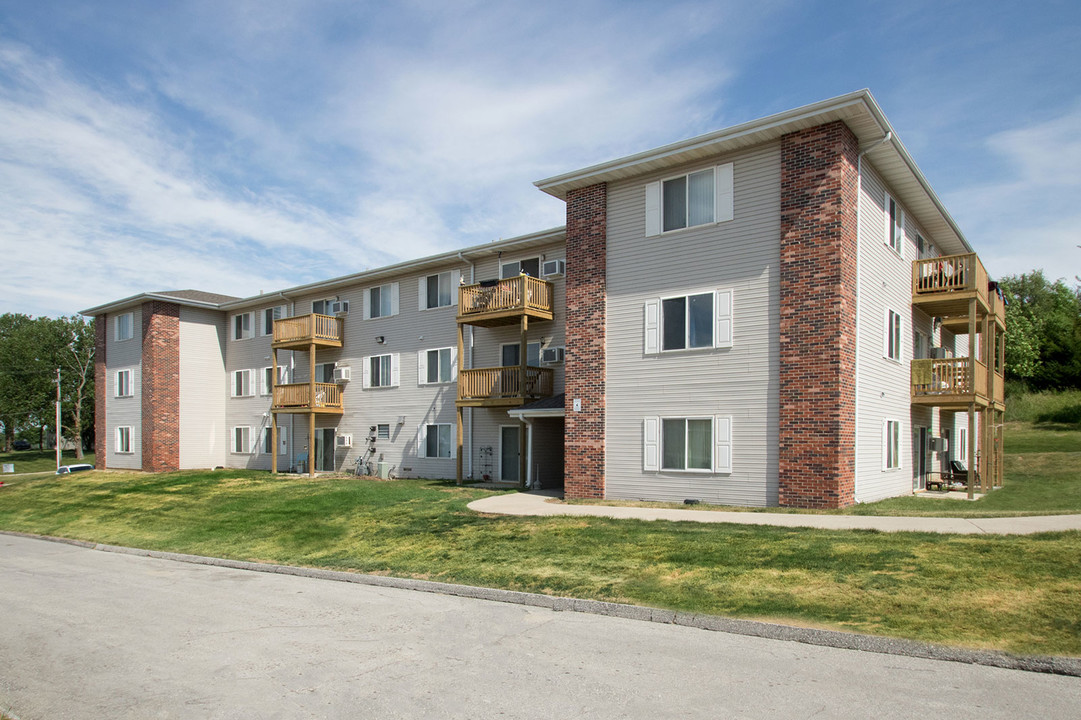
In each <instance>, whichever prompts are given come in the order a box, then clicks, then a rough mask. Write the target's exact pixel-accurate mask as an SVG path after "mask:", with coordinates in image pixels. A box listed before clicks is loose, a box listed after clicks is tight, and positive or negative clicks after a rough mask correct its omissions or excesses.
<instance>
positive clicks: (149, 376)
mask: <svg viewBox="0 0 1081 720" xmlns="http://www.w3.org/2000/svg"><path fill="white" fill-rule="evenodd" d="M142 373H143V382H142V395H143V422H142V444H143V470H149V471H152V472H164V471H167V470H178V469H180V306H179V305H176V304H174V303H167V302H160V301H156V300H155V301H151V302H145V303H143V371H142Z"/></svg>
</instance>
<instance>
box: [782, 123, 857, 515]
mask: <svg viewBox="0 0 1081 720" xmlns="http://www.w3.org/2000/svg"><path fill="white" fill-rule="evenodd" d="M858 151H859V143H858V141H857V140H856V137H855V136H854V135H853V134H852V131H851V130H850V129H849V128H848V126H847V125H845V124H844V123H842V122H839V121H838V122H832V123H828V124H826V125H819V126H817V127H813V128H809V129H807V130H802V131H799V132H795V133H791V134H789V135H785V136H784V137H783V138H782V139H781V272H780V275H781V318H780V329H781V338H780V346H781V357H780V361H781V369H780V383H781V387H780V428H779V430H780V432H779V435H780V464H779V468H778V497H777V499H778V502H779V504H781V505H786V506H791V507H807V508H834V507H844V506H846V505H851V504H852V503H853V502H855V457H856V455H855V442H856V423H855V411H856V372H855V370H856V221H857V217H856V206H857V200H858V189H857V165H856V161H857V153H858Z"/></svg>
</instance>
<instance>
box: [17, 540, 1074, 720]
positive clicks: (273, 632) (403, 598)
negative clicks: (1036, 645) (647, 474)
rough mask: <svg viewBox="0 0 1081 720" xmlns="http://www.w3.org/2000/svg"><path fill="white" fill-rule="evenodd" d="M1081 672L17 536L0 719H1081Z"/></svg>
mask: <svg viewBox="0 0 1081 720" xmlns="http://www.w3.org/2000/svg"><path fill="white" fill-rule="evenodd" d="M1079 708H1081V679H1079V678H1076V677H1064V676H1056V675H1046V674H1039V673H1031V672H1022V671H1017V670H1004V669H1000V668H992V667H984V666H979V665H967V664H962V663H952V662H942V661H937V660H926V659H919V658H911V657H903V656H895V655H883V654H877V653H868V652H859V651H853V650H841V649H836V648H829V647H818V646H813V645H806V644H802V643H795V642H785V641H780V640H771V639H764V638H755V637H747V636H742V635H730V634H727V633H720V632H709V631H705V630H700V629H696V628H691V627H682V626H678V625H666V624H658V623H651V622H641V621H635V620H627V619H621V618H613V617H604V616H598V615H590V614H583V613H574V612H553V611H552V610H548V609H543V608H535V607H528V606H521V605H510V604H505V603H498V602H491V601H485V600H476V599H470V598H461V597H451V596H445V595H437V594H431V593H420V592H413V591H408V590H400V589H394V588H380V587H371V586H364V585H355V584H350V583H341V582H334V581H329V580H322V579H313V578H302V577H293V576H286V575H272V574H265V573H257V572H248V571H244V570H235V569H230V568H220V567H211V566H204V565H192V564H187V563H179V562H173V561H169V560H161V559H156V558H148V557H138V556H132V555H121V554H113V553H105V552H98V551H94V550H90V549H85V548H80V547H74V546H69V545H63V544H57V543H52V542H47V541H42V540H33V539H27V538H19V537H12V536H3V535H0V709H3V710H6V711H8V712H9V713H11V714H13V715H14V716H15V717H17V718H19V720H37V719H39V718H40V719H42V720H44V719H48V720H63V719H64V718H95V719H98V718H417V717H436V718H477V717H505V718H553V717H563V718H577V717H589V718H607V717H613V718H615V717H619V718H667V717H686V718H698V717H702V718H705V717H708V718H812V717H813V718H852V717H875V718H913V717H922V718H938V717H949V718H979V719H980V720H990V719H992V718H1017V717H1040V718H1076V717H1078V713H1079V712H1081V711H1079Z"/></svg>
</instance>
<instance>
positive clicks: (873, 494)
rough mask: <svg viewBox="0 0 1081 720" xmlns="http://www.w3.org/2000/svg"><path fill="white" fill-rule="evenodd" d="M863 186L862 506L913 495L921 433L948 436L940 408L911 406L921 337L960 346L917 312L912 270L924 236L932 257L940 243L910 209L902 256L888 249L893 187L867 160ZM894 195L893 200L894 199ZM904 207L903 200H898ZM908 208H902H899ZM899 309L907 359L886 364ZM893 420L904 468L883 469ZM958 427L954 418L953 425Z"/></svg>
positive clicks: (935, 459)
mask: <svg viewBox="0 0 1081 720" xmlns="http://www.w3.org/2000/svg"><path fill="white" fill-rule="evenodd" d="M862 170H863V173H862V177H861V181H860V185H861V193H860V207H859V237H860V249H859V258H860V260H859V262H860V271H859V274H860V281H859V299H858V303H859V327H858V331H857V332H858V341H857V343H858V358H857V397H856V407H857V411H856V412H857V428H856V501H857V502H873V501H875V500H880V499H882V498H887V497H893V496H896V495H905V494H909V493H911V492H912V489H913V479H914V475H915V473H916V472H917V467H916V465H915V462H916V459H917V458H918V454H917V453H918V447H916V445H915V444H914V439H915V438H916V437H918V436H917V435H916V432H917V428H918V427H926V428H928V429H929V430H930V433H931V435H932V436H934V437H938V436H940V435H941V429H942V420H941V418H940V415H941V413H940V412H939V410H938V409H937V408H928V407H918V406H913V405H912V403H911V381H910V378H911V360H912V357H913V348H914V343H915V332H916V331H919V332H922V333H923V334H924V335H925V336H926V337H927V338H928V341H929V344H930V345H936V346H941V345H942V344H943V343H948V344H952V336H950V334H949V333H932V324H931V318H930V317H929V316H928V315H926V314H925V313H923V312H922V311H920V310H917V309H915V308H913V306H912V263H913V261H914V260H916V259H917V257H918V250H917V245H916V236H917V234H919V235H921V236H922V237H923V238H924V241H925V243H926V246H927V249H926V250H925V256H937V255H940V254H941V252H940V251H939V250H938V248H937V247H936V246H935V245H934V239H933V238H932V237H931V235H929V234H928V233H927V232H926V231H925V230H924V229H923V228H921V227H920V226H919V225H918V224H917V223H916V222H915V221H914V219H913V217H912V214H911V213H909V212H908V211H907V209H906V208H903V206H902V208H903V209H904V210H905V218H904V220H905V223H904V230H905V240H904V243H903V247H902V254H901V256H898V254H897V253H896V252H895V251H894V250H893V249H892V248H891V247H890V246H889V245H888V244H887V242H886V239H887V234H886V232H887V231H886V223H887V213H886V209H885V205H884V199H885V193H886V191H887V189H888V188H886V186H885V185H884V184H883V182H882V180H881V178H880V177H879V176H878V174H877V173H876V172H875V170H874V168H873V167H872V166H871V165H870V164H869V163H867V162H866V161H865V162H864V164H863V168H862ZM891 194H892V193H891ZM894 199H895V200H896V196H895V197H894ZM899 202H900V201H898V203H899ZM888 310H893V311H894V312H897V313H899V314H900V315H901V360H900V362H897V361H894V360H891V359H889V358H887V357H886V316H887V311H888ZM886 420H897V421H899V422H900V423H901V448H900V457H901V466H900V467H899V468H896V469H892V470H885V469H883V466H884V464H885V463H884V450H885V446H884V442H883V426H884V423H885V421H886ZM950 420H952V419H950ZM941 463H942V456H941V455H937V454H933V455H931V456H929V462H928V468H929V469H933V470H938V468H939V466H940V465H941Z"/></svg>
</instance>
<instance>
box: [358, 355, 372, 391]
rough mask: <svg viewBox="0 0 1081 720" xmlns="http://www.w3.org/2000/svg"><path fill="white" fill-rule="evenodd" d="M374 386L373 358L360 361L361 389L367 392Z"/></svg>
mask: <svg viewBox="0 0 1081 720" xmlns="http://www.w3.org/2000/svg"><path fill="white" fill-rule="evenodd" d="M371 386H372V358H371V356H369V357H363V358H361V359H360V387H361V388H363V389H365V390H367V389H368V388H370V387H371Z"/></svg>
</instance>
